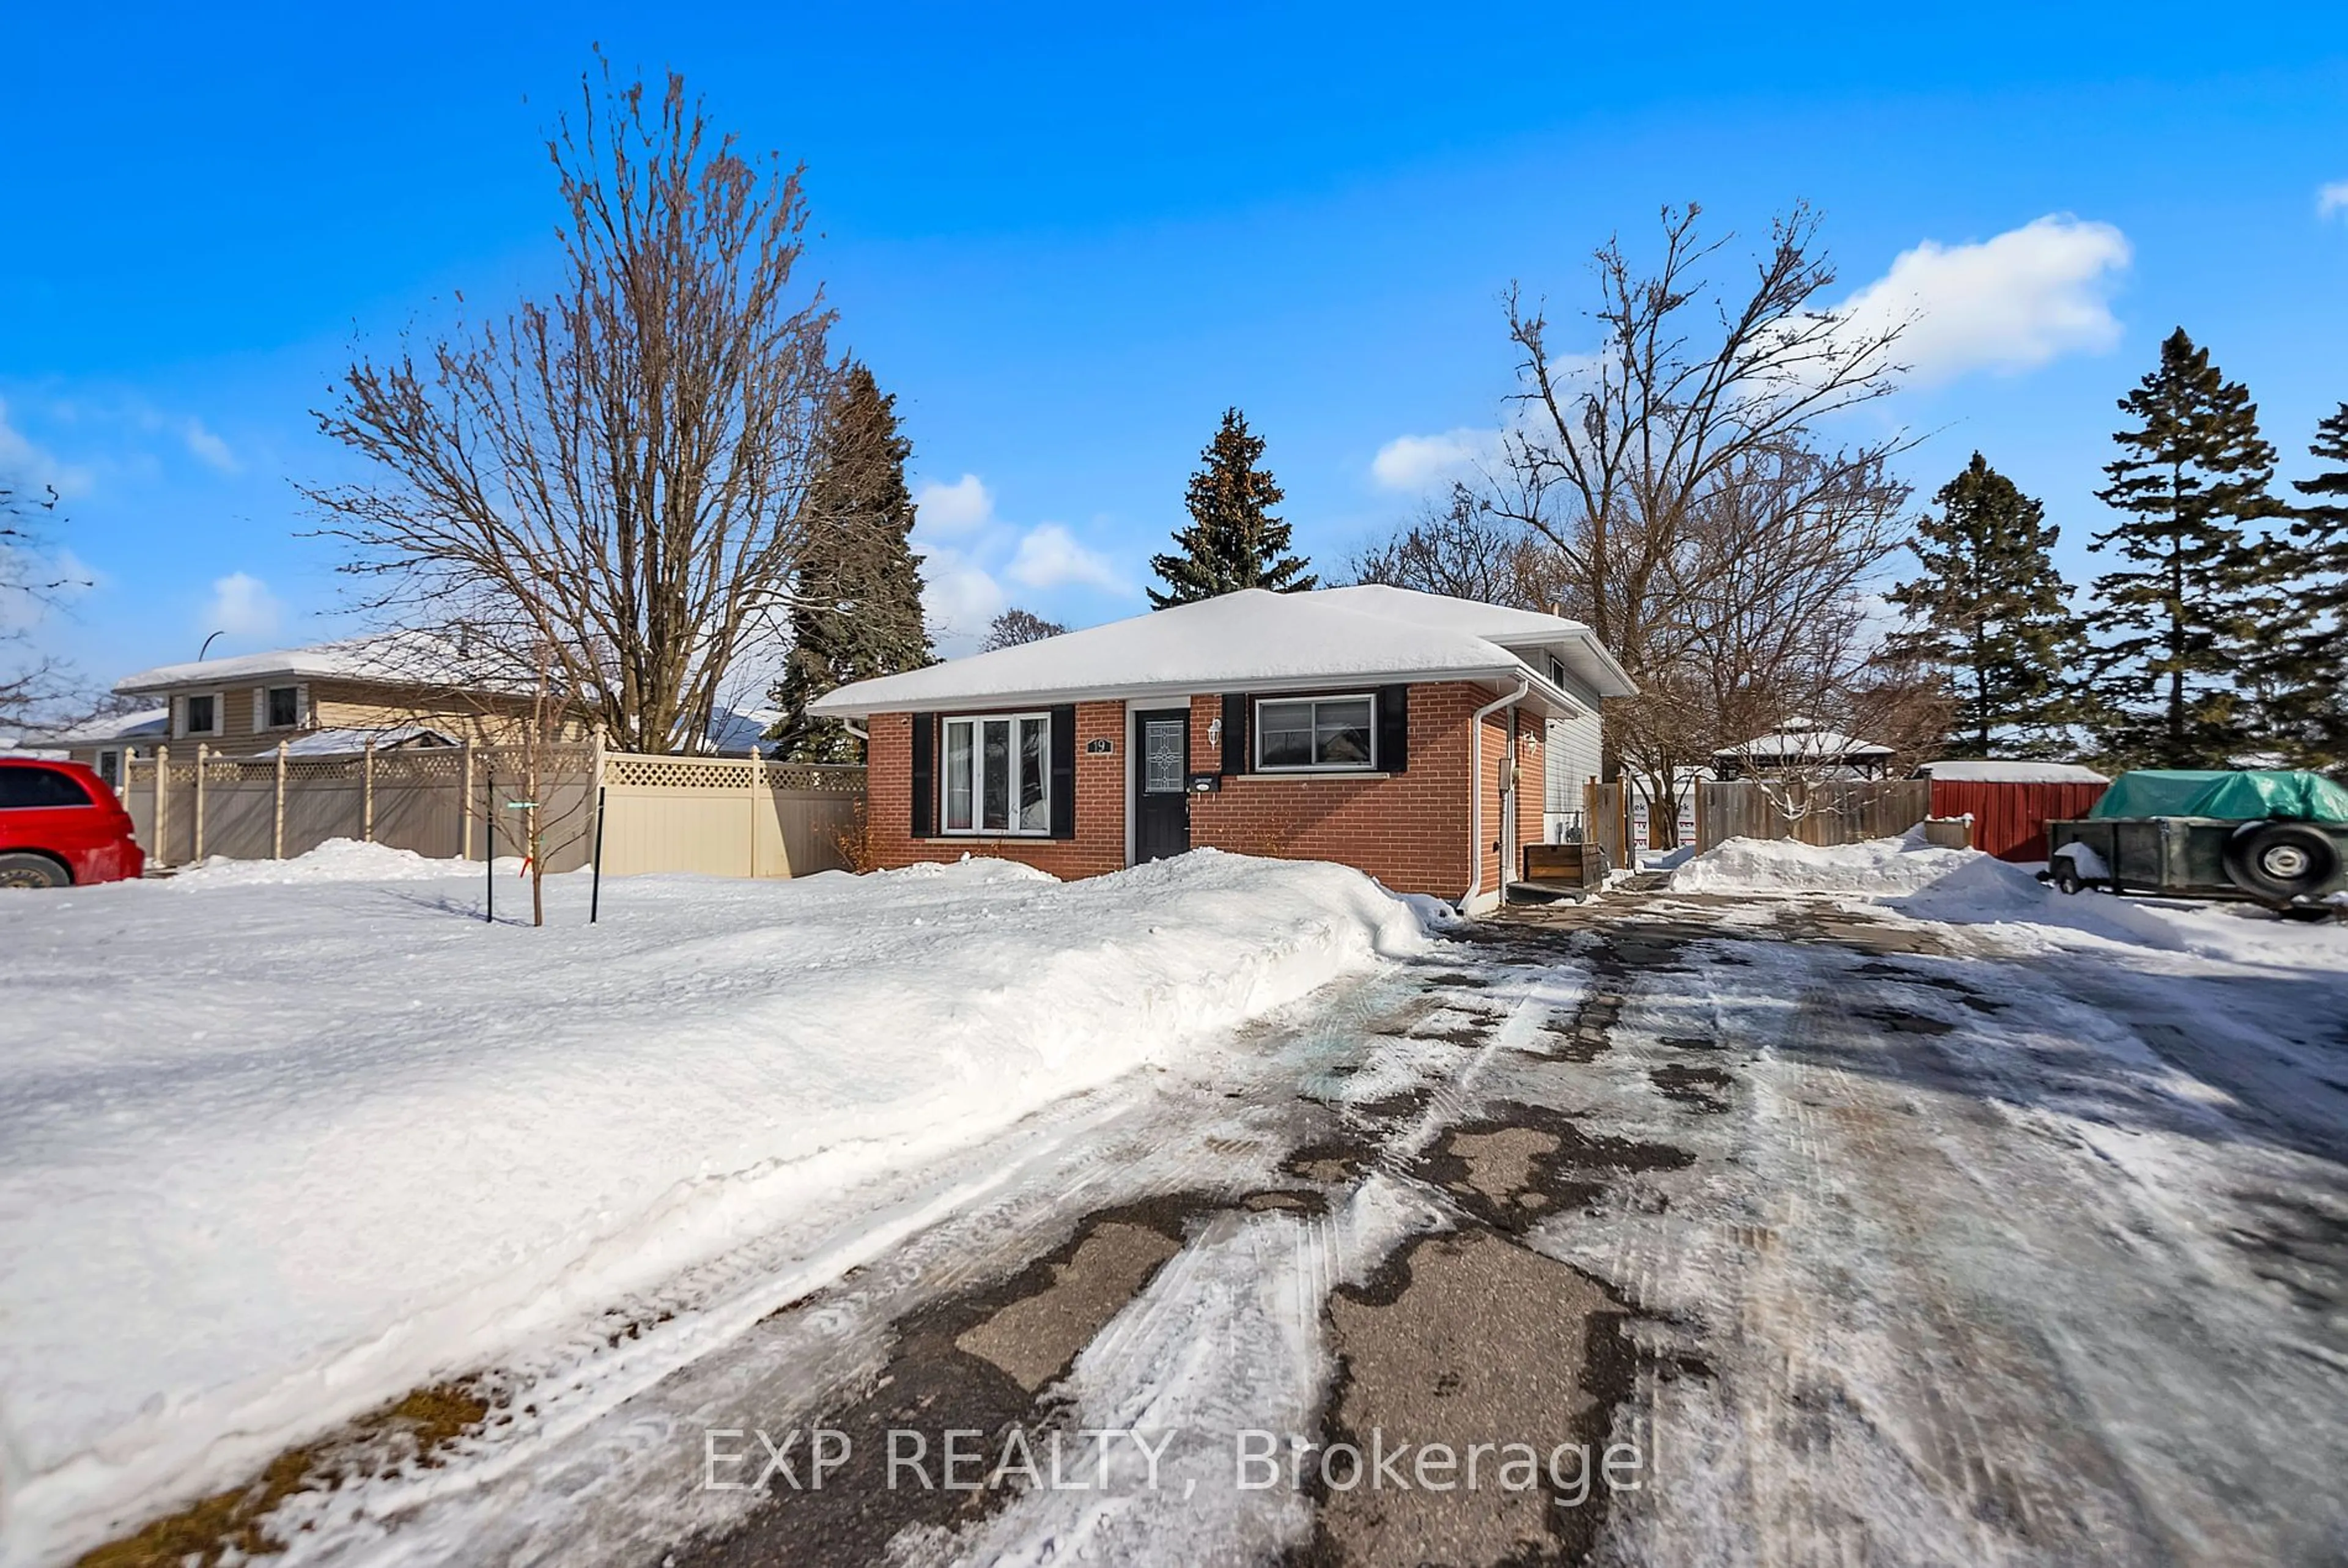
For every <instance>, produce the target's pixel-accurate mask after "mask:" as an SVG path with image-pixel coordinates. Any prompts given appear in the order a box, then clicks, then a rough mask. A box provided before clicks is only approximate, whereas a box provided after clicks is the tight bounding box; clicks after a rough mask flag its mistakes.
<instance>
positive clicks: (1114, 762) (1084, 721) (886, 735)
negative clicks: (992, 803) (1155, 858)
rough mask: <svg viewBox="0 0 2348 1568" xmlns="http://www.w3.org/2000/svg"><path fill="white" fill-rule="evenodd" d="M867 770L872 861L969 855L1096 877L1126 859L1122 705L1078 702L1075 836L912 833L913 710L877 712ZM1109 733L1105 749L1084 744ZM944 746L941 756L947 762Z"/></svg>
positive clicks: (900, 861) (887, 862)
mask: <svg viewBox="0 0 2348 1568" xmlns="http://www.w3.org/2000/svg"><path fill="white" fill-rule="evenodd" d="M868 728H869V729H870V733H871V735H872V748H871V754H870V758H869V759H868V761H869V764H870V765H869V766H868V767H867V769H866V771H865V774H864V778H865V796H864V810H865V820H866V824H867V834H868V838H867V843H868V845H869V846H870V853H871V856H872V863H873V865H875V866H911V865H912V864H914V863H915V862H916V861H922V860H960V859H961V858H962V857H963V856H965V855H976V856H996V857H999V858H1001V859H1004V860H1018V861H1024V862H1025V863H1026V864H1027V865H1029V866H1035V868H1036V869H1037V870H1039V871H1048V872H1050V873H1051V874H1052V875H1053V876H1100V875H1101V874H1102V873H1103V872H1107V871H1116V870H1119V869H1121V868H1122V867H1123V866H1124V865H1125V764H1126V756H1125V704H1124V703H1122V702H1079V703H1077V704H1076V837H1074V838H1024V837H1022V838H984V837H979V836H976V835H970V834H955V835H953V837H951V838H946V837H939V838H923V839H916V838H914V837H913V722H912V715H911V714H910V713H875V714H873V715H872V723H870V725H869V726H868ZM1103 737H1106V738H1107V739H1109V740H1111V741H1113V742H1114V743H1115V747H1114V749H1113V750H1111V751H1110V752H1109V753H1107V755H1105V756H1104V755H1098V754H1090V753H1086V751H1085V743H1086V741H1090V740H1096V739H1099V738H1103ZM943 760H944V759H943V752H942V749H941V752H940V754H939V761H940V764H941V765H942V764H943Z"/></svg>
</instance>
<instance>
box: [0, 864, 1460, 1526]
mask: <svg viewBox="0 0 2348 1568" xmlns="http://www.w3.org/2000/svg"><path fill="white" fill-rule="evenodd" d="M386 856H389V857H391V858H388V859H383V858H382V857H386ZM313 858H314V857H311V856H305V857H304V861H303V862H295V863H290V864H289V865H288V866H275V867H273V869H274V870H276V871H278V872H280V873H283V872H284V871H286V870H288V869H290V867H291V866H299V865H303V864H305V863H309V862H311V861H312V860H313ZM315 859H316V864H317V866H319V867H324V866H332V865H346V864H347V863H348V862H350V861H352V860H354V859H366V860H377V859H381V862H382V863H383V864H385V865H387V866H388V865H397V866H401V867H403V868H402V869H400V870H396V871H394V872H391V873H390V874H389V875H388V876H384V877H378V878H376V879H372V880H365V881H360V880H350V879H347V878H336V877H327V876H308V877H305V878H302V879H296V880H292V881H283V880H281V881H279V882H278V883H277V884H276V885H273V886H252V880H251V879H249V878H246V877H243V876H233V875H231V872H232V870H235V871H242V869H243V868H220V869H216V870H212V871H208V872H200V873H197V874H195V875H193V876H190V877H189V878H187V879H186V880H185V881H183V882H181V883H180V885H179V886H178V888H176V889H174V890H173V892H176V893H178V894H180V895H182V896H176V897H175V896H172V893H170V892H167V891H166V890H165V889H164V888H162V887H160V886H152V885H149V886H127V887H125V888H122V889H119V890H115V896H113V897H104V898H88V899H65V900H57V899H40V898H19V899H15V900H11V901H9V902H8V903H7V904H6V905H5V906H0V949H5V951H6V952H7V953H8V955H9V961H8V963H7V965H6V966H5V968H0V1256H5V1258H6V1259H7V1260H8V1261H7V1265H6V1266H5V1268H0V1322H5V1324H6V1325H7V1331H6V1333H5V1337H0V1499H5V1520H0V1522H5V1548H0V1560H5V1562H7V1563H30V1562H42V1561H50V1560H55V1559H57V1558H60V1557H63V1556H69V1555H71V1554H72V1553H74V1552H76V1551H77V1550H80V1549H82V1548H85V1547H88V1546H89V1545H91V1544H93V1543H95V1542H97V1541H99V1540H102V1539H104V1538H106V1537H107V1536H108V1535H109V1534H110V1533H112V1532H115V1531H117V1530H118V1529H119V1528H120V1527H121V1526H122V1524H123V1522H125V1521H127V1520H129V1519H130V1518H133V1517H136V1516H139V1515H143V1514H145V1513H148V1512H153V1511H154V1510H156V1509H157V1508H158V1507H160V1506H161V1505H165V1504H168V1503H172V1502H176V1501H186V1500H188V1499H190V1498H191V1497H194V1496H197V1495H201V1494H202V1493H203V1492H206V1491H211V1490H213V1489H215V1488H218V1487H221V1486H224V1485H229V1484H232V1483H234V1482H237V1481H241V1480H242V1479H244V1478H245V1477H247V1476H249V1475H251V1474H252V1473H253V1471H256V1470H257V1469H258V1468H259V1467H260V1465H261V1464H263V1462H265V1461H266V1460H268V1459H269V1458H270V1457H272V1456H273V1455H274V1454H276V1453H277V1452H279V1451H280V1450H283V1448H285V1447H286V1446H288V1445H290V1444H293V1443H296V1442H300V1441H303V1440H306V1439H308V1438H310V1437H312V1436H314V1435H315V1434H317V1433H320V1432H322V1431H325V1430H331V1429H333V1428H335V1427H336V1426H337V1425H339V1424H340V1423H342V1422H345V1421H346V1420H349V1419H352V1418H354V1417H355V1416H357V1415H360V1414H362V1413H364V1412H366V1411H367V1410H370V1409H375V1408H377V1407H378V1406H380V1405H382V1404H383V1403H384V1402H386V1400H389V1399H394V1398H396V1397H397V1396H399V1395H400V1394H402V1393H404V1392H406V1391H407V1390H408V1389H413V1388H416V1387H417V1386H419V1385H423V1384H427V1383H429V1382H431V1381H434V1380H435V1379H438V1378H448V1377H453V1376H461V1375H463V1374H466V1373H468V1372H471V1371H476V1370H479V1369H481V1368H486V1367H492V1366H495V1365H497V1364H498V1362H499V1357H500V1356H501V1355H507V1354H511V1353H514V1352H515V1351H517V1349H518V1348H520V1347H524V1346H527V1345H530V1344H541V1343H545V1342H548V1341H549V1340H551V1339H559V1338H560V1337H563V1336H566V1335H575V1334H578V1333H579V1332H580V1331H581V1330H582V1326H584V1325H587V1324H590V1323H592V1321H593V1319H594V1318H595V1317H596V1315H597V1314H598V1313H600V1312H602V1311H603V1310H605V1309H607V1308H610V1307H613V1306H614V1305H615V1304H618V1303H621V1302H623V1301H624V1299H625V1298H627V1297H628V1296H629V1295H630V1294H631V1293H632V1292H636V1291H642V1290H646V1289H650V1288H653V1287H654V1286H659V1285H661V1284H662V1283H663V1282H664V1281H668V1280H672V1279H674V1278H675V1276H678V1275H679V1273H680V1272H681V1271H683V1270H685V1269H687V1268H689V1267H692V1266H695V1265H697V1264H701V1263H704V1262H705V1261H707V1260H710V1259H713V1258H716V1257H717V1256H719V1255H722V1254H724V1253H725V1252H726V1251H727V1250H728V1249H729V1248H733V1247H736V1246H740V1245H746V1244H747V1243H748V1242H750V1241H751V1240H752V1239H753V1238H756V1237H757V1236H760V1235H765V1234H767V1233H768V1232H770V1231H771V1230H772V1229H773V1227H774V1226H775V1225H776V1224H777V1223H778V1219H780V1218H781V1217H784V1216H791V1215H800V1214H806V1213H808V1212H809V1211H810V1210H811V1209H815V1208H818V1207H820V1206H822V1205H827V1204H832V1205H838V1204H843V1203H845V1202H848V1201H849V1200H848V1196H847V1195H848V1194H850V1193H851V1192H852V1190H853V1189H854V1188H855V1187H856V1186H857V1184H859V1183H860V1182H867V1181H870V1180H872V1179H874V1178H875V1177H877V1176H879V1175H880V1174H882V1173H891V1174H900V1175H901V1173H907V1172H918V1171H920V1170H921V1169H922V1168H924V1167H925V1166H926V1165H927V1164H929V1163H932V1162H934V1161H936V1160H938V1159H940V1158H942V1157H943V1156H944V1155H946V1154H947V1153H952V1152H954V1151H958V1150H967V1149H969V1148H970V1147H972V1146H973V1145H975V1144H977V1143H980V1142H981V1141H983V1140H984V1139H986V1138H987V1137H989V1136H990V1135H992V1134H994V1133H995V1132H999V1131H1000V1130H1002V1129H1004V1127H1006V1126H1007V1125H1008V1124H1010V1123H1011V1122H1015V1121H1017V1120H1018V1119H1020V1118H1021V1117H1023V1116H1025V1115H1026V1114H1027V1113H1029V1112H1033V1111H1035V1110H1036V1109H1037V1108H1038V1107H1040V1106H1043V1105H1045V1103H1047V1102H1051V1101H1054V1100H1056V1099H1057V1098H1060V1097H1063V1096H1066V1095H1067V1094H1069V1093H1071V1092H1072V1091H1077V1090H1081V1089H1084V1088H1086V1087H1088V1086H1092V1085H1097V1084H1099V1083H1102V1082H1103V1081H1107V1080H1108V1079H1110V1078H1112V1077H1115V1076H1117V1075H1118V1074H1121V1073H1124V1072H1127V1071H1130V1070H1132V1069H1134V1068H1136V1067H1138V1066H1140V1065H1142V1064H1145V1063H1148V1062H1152V1061H1170V1060H1172V1059H1175V1058H1177V1057H1181V1056H1186V1055H1197V1054H1199V1053H1202V1052H1209V1051H1211V1050H1218V1049H1231V1048H1232V1047H1231V1030H1232V1029H1233V1028H1234V1027H1235V1026H1236V1025H1238V1024H1240V1023H1241V1022H1243V1021H1245V1020H1249V1019H1251V1018H1253V1017H1255V1016H1258V1015H1261V1014H1263V1013H1265V1012H1267V1011H1269V1010H1271V1009H1277V1008H1280V1007H1282V1006H1284V1005H1286V1004H1288V1003H1291V1002H1293V1001H1296V1000H1297V999H1301V998H1303V996H1305V995H1306V994H1307V993H1308V992H1310V991H1311V990H1313V989H1315V988H1317V987H1319V986H1321V985H1322V984H1323V983H1325V982H1327V981H1329V980H1331V979H1335V978H1337V977H1339V976H1341V975H1344V974H1345V973H1347V972H1349V971H1354V970H1358V969H1361V968H1365V967H1368V966H1370V965H1373V964H1375V962H1376V961H1378V959H1379V958H1380V957H1381V956H1383V955H1389V954H1398V953H1403V952H1407V951H1413V950H1416V949H1417V948H1421V947H1422V946H1423V945H1424V944H1425V942H1426V937H1425V934H1424V932H1423V931H1422V929H1421V927H1420V922H1419V921H1418V919H1417V918H1416V917H1415V916H1414V915H1413V913H1412V912H1411V910H1410V908H1409V907H1407V906H1406V905H1405V904H1404V903H1402V902H1401V901H1399V900H1396V899H1395V898H1393V897H1390V896H1388V895H1386V894H1385V893H1384V892H1382V891H1381V890H1380V889H1378V888H1377V887H1376V886H1375V885H1374V884H1373V883H1371V881H1370V880H1369V879H1368V878H1366V877H1365V876H1361V875H1359V874H1358V873H1356V872H1354V871H1350V870H1347V869H1345V868H1344V867H1341V866H1328V865H1317V864H1299V863H1291V862H1282V861H1265V860H1254V859H1249V858H1245V857H1241V856H1229V855H1219V854H1215V853H1213V852H1211V851H1200V852H1197V853H1193V854H1191V855H1188V856H1181V857H1179V859H1174V860H1169V861H1161V862H1158V863H1156V864H1153V865H1149V866H1142V867H1138V868H1136V869H1134V870H1131V871H1128V872H1124V873H1120V874H1118V875H1117V876H1104V877H1098V878H1096V879H1093V880H1090V881H1084V882H1076V883H1065V884H1064V883H1060V882H1057V881H1055V880H1053V879H1052V878H1050V877H1047V876H1043V875H1041V874H1040V873H1036V872H1033V871H1030V870H1028V869H1027V868H1025V867H1024V866H1007V865H1005V864H1004V863H1001V862H994V861H977V862H965V863H963V864H962V865H958V866H922V867H919V868H916V869H913V870H909V871H903V872H892V873H882V874H879V875H875V876H865V877H850V876H844V875H840V874H837V873H834V874H829V875H825V876H816V877H810V878H807V879H804V880H801V881H798V882H786V883H754V882H721V881H715V880H709V879H703V878H694V877H670V876H657V877H640V878H632V879H629V880H627V881H624V882H620V883H616V884H607V885H606V886H605V887H604V889H603V923H602V924H601V925H599V926H595V927H589V926H587V925H585V924H584V916H585V908H584V905H585V898H586V889H585V886H583V884H582V883H580V882H579V881H578V880H577V879H575V878H563V879H560V885H558V884H557V883H556V882H555V881H550V904H551V920H552V921H553V922H554V923H553V924H551V925H550V927H548V928H546V929H543V930H533V929H531V928H530V927H523V926H516V925H495V926H489V925H484V924H482V923H480V922H479V919H478V908H479V906H478V903H477V902H476V900H477V899H478V897H479V881H478V876H479V872H478V868H477V867H464V868H461V869H460V870H458V873H457V875H456V876H448V877H445V878H443V879H442V880H440V881H439V882H438V883H437V884H435V883H431V882H418V881H417V880H415V879H414V877H413V876H411V872H410V869H408V868H406V861H405V860H402V859H399V858H398V857H396V856H392V852H389V851H376V850H365V849H364V846H355V845H346V846H343V847H340V848H335V849H333V851H332V853H328V852H327V851H324V850H322V851H320V852H319V854H318V856H317V857H315ZM595 1332H598V1333H600V1332H601V1330H596V1331H595ZM615 1397H616V1396H615Z"/></svg>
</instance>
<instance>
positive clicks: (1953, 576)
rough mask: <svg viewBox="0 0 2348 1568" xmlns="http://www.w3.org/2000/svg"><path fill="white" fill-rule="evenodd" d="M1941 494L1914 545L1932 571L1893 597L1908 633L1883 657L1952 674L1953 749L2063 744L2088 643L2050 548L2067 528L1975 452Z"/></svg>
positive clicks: (2039, 748) (2029, 750) (1959, 752)
mask: <svg viewBox="0 0 2348 1568" xmlns="http://www.w3.org/2000/svg"><path fill="white" fill-rule="evenodd" d="M1932 499H1933V503H1934V504H1935V505H1936V506H1938V507H1940V508H1941V509H1940V511H1939V512H1938V513H1937V514H1928V515H1927V516H1926V517H1924V518H1922V519H1921V521H1919V522H1918V524H1917V529H1916V531H1917V537H1916V539H1915V541H1914V542H1913V544H1912V545H1911V546H1910V548H1912V549H1913V550H1914V551H1915V552H1916V559H1917V561H1918V563H1919V564H1920V565H1921V566H1922V568H1923V575H1922V576H1921V577H1919V578H1917V579H1915V580H1913V581H1911V582H1905V583H1902V584H1900V586H1899V587H1898V588H1895V589H1892V590H1891V593H1890V600H1891V601H1892V602H1893V603H1894V604H1897V605H1898V606H1900V609H1901V610H1904V611H1906V613H1907V617H1908V620H1909V622H1910V628H1911V630H1903V631H1900V632H1896V633H1894V634H1893V635H1892V636H1891V637H1890V638H1888V639H1887V640H1886V649H1885V651H1886V653H1887V654H1888V655H1889V656H1890V658H1891V659H1892V660H1893V661H1899V662H1902V663H1906V664H1909V665H1911V666H1921V667H1922V668H1926V669H1933V670H1938V671H1942V672H1944V674H1945V675H1946V677H1947V680H1948V684H1949V689H1950V695H1951V696H1952V698H1953V699H1954V700H1955V703H1956V709H1955V713H1954V715H1953V719H1952V725H1951V728H1952V732H1953V733H1952V735H1951V737H1950V741H1949V746H1948V751H1949V753H1950V754H1951V755H1952V756H1972V757H1986V756H1990V755H1992V754H1993V753H1996V752H1999V751H2005V752H2012V753H2018V754H2021V755H2024V756H2028V755H2034V754H2038V753H2044V752H2047V751H2051V750H2055V749H2058V748H2059V747H2060V745H2061V737H2060V731H2061V726H2062V724H2063V722H2064V720H2065V717H2066V716H2067V714H2068V711H2069V706H2070V704H2069V702H2068V699H2067V695H2066V692H2065V679H2066V677H2067V675H2068V673H2069V671H2068V668H2067V667H2068V666H2069V665H2070V664H2071V663H2072V662H2073V661H2075V659H2076V657H2077V655H2078V652H2079V650H2080V647H2081V635H2080V624H2079V621H2078V619H2077V618H2076V617H2075V616H2074V615H2073V614H2072V613H2071V610H2070V595H2071V589H2070V585H2069V584H2067V583H2065V581H2064V580H2063V579H2062V578H2061V576H2060V575H2059V574H2057V573H2056V571H2055V563H2054V560H2053V558H2052V554H2051V552H2052V551H2053V549H2054V548H2055V539H2056V538H2057V537H2058V536H2059V530H2058V529H2056V528H2055V526H2054V525H2053V524H2051V523H2049V522H2047V521H2046V510H2045V508H2044V507H2042V506H2040V505H2039V504H2038V502H2037V501H2036V500H2034V499H2033V498H2032V497H2028V496H2025V495H2024V494H2023V493H2022V491H2021V490H2020V489H2019V488H2018V487H2016V486H2015V485H2014V483H2013V480H2011V479H2009V478H2007V477H2005V476H2004V475H2003V474H2001V473H1999V472H1998V471H1997V470H1996V469H1994V468H1993V467H1991V466H1989V464H1988V462H1987V461H1986V460H1985V459H1983V458H1982V455H1981V454H1980V453H1978V452H1976V453H1974V454H1973V457H1972V462H1971V463H1969V464H1967V465H1966V466H1965V469H1964V471H1963V472H1962V473H1961V474H1959V475H1958V476H1957V477H1955V478H1953V479H1952V480H1950V481H1949V482H1948V483H1947V484H1945V485H1943V486H1941V489H1940V492H1939V493H1938V494H1937V495H1935V496H1934V497H1932Z"/></svg>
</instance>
